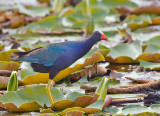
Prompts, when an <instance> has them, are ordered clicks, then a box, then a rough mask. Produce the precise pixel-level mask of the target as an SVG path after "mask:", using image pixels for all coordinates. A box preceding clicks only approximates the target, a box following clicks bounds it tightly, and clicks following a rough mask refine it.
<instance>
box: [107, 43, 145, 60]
mask: <svg viewBox="0 0 160 116" xmlns="http://www.w3.org/2000/svg"><path fill="white" fill-rule="evenodd" d="M141 54H142V48H141V45H140V43H139V42H138V41H135V42H133V43H132V44H125V43H121V44H119V45H117V46H115V47H113V48H111V50H110V52H109V53H108V54H107V56H106V58H105V59H106V61H109V62H116V63H133V62H135V60H136V58H137V57H138V56H139V55H141Z"/></svg>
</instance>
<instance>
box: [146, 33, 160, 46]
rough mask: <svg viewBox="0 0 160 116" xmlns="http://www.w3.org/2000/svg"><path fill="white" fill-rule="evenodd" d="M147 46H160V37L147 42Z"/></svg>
mask: <svg viewBox="0 0 160 116" xmlns="http://www.w3.org/2000/svg"><path fill="white" fill-rule="evenodd" d="M145 44H147V45H156V46H159V45H160V35H158V36H155V37H152V38H151V39H150V40H148V41H146V42H145Z"/></svg>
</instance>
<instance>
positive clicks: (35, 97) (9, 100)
mask: <svg viewBox="0 0 160 116" xmlns="http://www.w3.org/2000/svg"><path fill="white" fill-rule="evenodd" d="M51 92H52V94H53V97H54V98H55V100H56V101H59V100H62V99H64V95H63V94H62V93H61V92H60V91H59V90H57V89H56V88H51ZM0 102H1V106H2V107H6V108H7V109H8V110H10V111H36V110H39V108H42V107H43V106H44V104H45V105H46V106H50V105H51V104H50V101H49V98H48V95H47V93H46V86H45V85H41V86H30V87H26V88H23V89H20V90H17V91H15V92H13V91H10V92H7V93H6V94H4V95H3V96H2V97H0Z"/></svg>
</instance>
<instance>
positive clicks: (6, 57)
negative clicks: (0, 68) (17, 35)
mask: <svg viewBox="0 0 160 116" xmlns="http://www.w3.org/2000/svg"><path fill="white" fill-rule="evenodd" d="M15 51H18V50H16V49H12V50H9V51H3V52H0V61H11V59H10V56H11V55H12V53H13V52H15Z"/></svg>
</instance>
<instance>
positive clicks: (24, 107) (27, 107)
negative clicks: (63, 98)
mask: <svg viewBox="0 0 160 116" xmlns="http://www.w3.org/2000/svg"><path fill="white" fill-rule="evenodd" d="M0 106H1V107H2V108H5V109H7V110H9V111H20V112H21V111H38V110H39V109H40V108H42V106H41V105H39V104H38V103H37V102H35V101H33V102H28V103H24V104H21V105H20V106H19V107H18V108H17V106H16V105H14V104H13V103H4V104H2V102H0Z"/></svg>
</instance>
